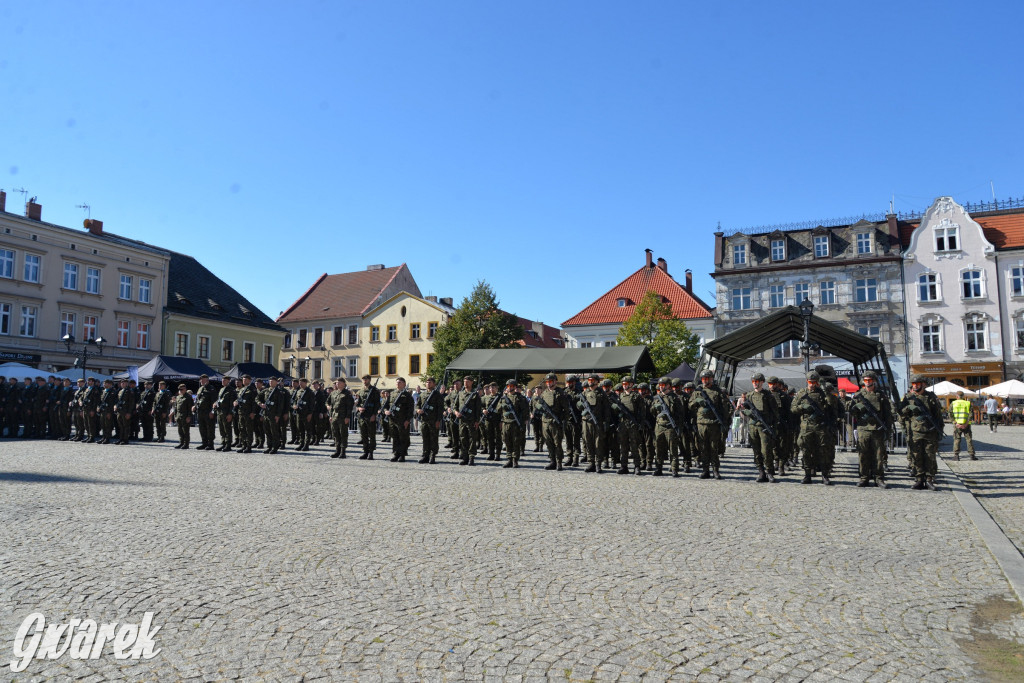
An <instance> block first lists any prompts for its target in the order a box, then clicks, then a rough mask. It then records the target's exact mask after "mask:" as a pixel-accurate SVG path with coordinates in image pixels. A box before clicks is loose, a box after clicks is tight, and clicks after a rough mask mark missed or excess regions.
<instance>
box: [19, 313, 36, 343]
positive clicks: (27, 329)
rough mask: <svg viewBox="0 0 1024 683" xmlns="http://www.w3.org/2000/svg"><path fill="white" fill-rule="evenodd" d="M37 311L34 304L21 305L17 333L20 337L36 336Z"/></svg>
mask: <svg viewBox="0 0 1024 683" xmlns="http://www.w3.org/2000/svg"><path fill="white" fill-rule="evenodd" d="M37 314H38V311H37V310H36V307H35V306H22V307H21V328H20V329H19V331H18V333H19V334H20V335H21V336H22V337H34V336H36V315H37Z"/></svg>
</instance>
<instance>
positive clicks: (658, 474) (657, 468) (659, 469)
mask: <svg viewBox="0 0 1024 683" xmlns="http://www.w3.org/2000/svg"><path fill="white" fill-rule="evenodd" d="M653 476H655V477H664V476H665V472H664V471H663V470H662V467H661V463H658V464H657V465H655V466H654V475H653Z"/></svg>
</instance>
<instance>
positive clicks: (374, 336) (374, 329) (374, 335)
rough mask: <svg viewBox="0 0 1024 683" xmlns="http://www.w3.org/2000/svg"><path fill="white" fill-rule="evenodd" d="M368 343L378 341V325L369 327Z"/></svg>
mask: <svg viewBox="0 0 1024 683" xmlns="http://www.w3.org/2000/svg"><path fill="white" fill-rule="evenodd" d="M370 341H372V342H379V341H380V325H373V326H371V327H370Z"/></svg>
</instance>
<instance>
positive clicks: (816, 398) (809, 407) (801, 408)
mask: <svg viewBox="0 0 1024 683" xmlns="http://www.w3.org/2000/svg"><path fill="white" fill-rule="evenodd" d="M807 379H808V383H809V385H808V388H806V389H801V390H800V391H799V392H797V395H796V396H795V397H793V405H792V407H791V408H790V410H791V411H792V412H793V413H794V414H796V415H799V416H800V435H799V436H798V437H797V444H798V445H799V446H800V450H801V451H802V452H803V459H804V460H803V466H804V478H803V481H802V483H804V484H810V483H811V478H812V477H813V476H814V472H815V470H820V471H821V478H822V481H823V482H824V483H825V484H826V485H828V484H831V483H832V482H831V481H830V480H829V476H830V475H831V472H829V471H828V469H827V466H828V463H827V460H826V458H825V450H826V449H827V448H828V444H829V440H828V434H829V431H831V430H833V429H834V425H833V415H832V414H831V410H832V408H831V406H830V404H829V402H828V397H827V396H826V395H825V391H824V390H823V389H822V388H821V387H820V386H819V385H818V382H819V381H820V378H819V376H818V373H816V372H812V373H810V374H809V375H808V376H807ZM810 383H813V386H812V385H811V384H810Z"/></svg>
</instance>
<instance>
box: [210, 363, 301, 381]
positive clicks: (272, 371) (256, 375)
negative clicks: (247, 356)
mask: <svg viewBox="0 0 1024 683" xmlns="http://www.w3.org/2000/svg"><path fill="white" fill-rule="evenodd" d="M242 375H249V376H250V377H252V378H253V379H270V378H271V377H281V378H284V379H292V377H291V375H286V374H284V373H283V372H281V371H280V370H278V369H277V368H276V367H274V366H273V365H270V364H269V363H235V364H234V366H232V368H231V369H230V370H228V371H227V372H225V373H224V376H225V377H231V378H232V379H237V378H239V377H241V376H242Z"/></svg>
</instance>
